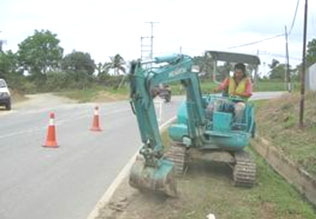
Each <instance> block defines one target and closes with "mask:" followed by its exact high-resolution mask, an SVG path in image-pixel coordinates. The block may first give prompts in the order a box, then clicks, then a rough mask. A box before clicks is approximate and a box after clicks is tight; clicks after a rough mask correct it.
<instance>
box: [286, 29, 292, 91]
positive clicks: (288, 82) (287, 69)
mask: <svg viewBox="0 0 316 219" xmlns="http://www.w3.org/2000/svg"><path fill="white" fill-rule="evenodd" d="M285 54H286V73H285V74H286V76H285V83H286V84H287V91H288V92H289V93H290V92H292V86H291V75H290V61H289V46H288V35H287V29H286V26H285Z"/></svg>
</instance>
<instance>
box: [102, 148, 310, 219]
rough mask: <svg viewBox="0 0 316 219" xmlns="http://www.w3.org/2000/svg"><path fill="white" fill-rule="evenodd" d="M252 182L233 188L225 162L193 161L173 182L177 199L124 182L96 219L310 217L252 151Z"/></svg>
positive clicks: (301, 201) (306, 205)
mask: <svg viewBox="0 0 316 219" xmlns="http://www.w3.org/2000/svg"><path fill="white" fill-rule="evenodd" d="M250 153H251V154H252V155H253V156H254V157H255V161H256V164H257V184H256V185H255V186H254V187H253V188H251V189H247V188H240V187H234V186H233V185H232V169H231V168H230V167H229V166H228V165H227V164H224V163H216V162H202V161H194V162H191V163H189V165H188V169H187V171H186V172H185V174H184V175H183V176H181V177H178V178H177V184H178V192H179V197H178V198H168V197H166V196H162V195H157V194H151V193H145V192H140V191H138V190H136V189H134V188H132V187H130V186H129V184H128V178H125V179H124V180H123V182H122V183H121V184H120V185H119V187H118V189H117V190H116V191H115V193H114V195H113V196H112V199H111V200H110V202H109V203H108V204H106V205H104V206H103V207H102V208H101V210H100V211H99V216H98V217H96V218H97V219H145V218H151V219H171V218H172V219H183V218H188V219H189V218H192V219H200V218H201V219H202V218H207V215H209V214H213V215H214V216H215V217H216V218H221V219H223V218H224V219H225V218H227V219H231V218H234V219H235V218H237V219H239V218H240V219H248V218H249V219H250V218H263V219H265V218H267V219H268V218H289V219H291V218H293V219H294V218H295V219H297V218H302V219H303V218H304V219H305V218H311V219H312V218H315V217H316V212H315V210H314V209H313V207H312V206H311V205H310V204H309V203H307V202H306V201H304V198H303V197H302V196H301V195H300V194H299V193H298V192H297V191H296V190H295V189H294V188H293V187H292V186H291V185H289V184H288V183H287V182H286V181H285V180H284V179H283V178H281V177H280V176H279V175H278V174H276V173H275V171H274V170H273V169H272V168H270V166H269V165H268V164H267V163H266V162H265V161H264V160H263V159H262V158H261V157H260V156H258V155H257V154H256V153H255V152H253V151H252V150H250Z"/></svg>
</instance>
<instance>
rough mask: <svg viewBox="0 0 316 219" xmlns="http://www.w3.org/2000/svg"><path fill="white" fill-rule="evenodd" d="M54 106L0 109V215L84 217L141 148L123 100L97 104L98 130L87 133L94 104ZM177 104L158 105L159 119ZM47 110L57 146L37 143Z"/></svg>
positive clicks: (16, 218) (165, 117)
mask: <svg viewBox="0 0 316 219" xmlns="http://www.w3.org/2000/svg"><path fill="white" fill-rule="evenodd" d="M49 101H50V100H48V101H47V102H49ZM55 104H56V106H54V107H53V106H47V104H46V105H45V104H44V107H39V105H40V104H37V105H36V104H35V105H36V107H34V106H33V107H28V108H26V109H20V110H13V111H12V112H10V113H8V112H4V111H0V218H1V219H20V218H31V219H43V218H45V219H72V218H75V219H80V218H82V219H83V218H87V216H88V215H89V213H90V212H91V210H92V209H93V208H94V206H95V204H96V203H97V202H98V200H99V199H100V198H101V196H102V195H103V194H104V192H105V191H106V189H107V188H108V186H109V185H110V184H111V183H112V181H113V180H114V179H115V177H116V176H117V175H118V173H119V172H120V170H121V169H122V168H123V167H124V165H125V164H126V162H127V161H128V160H129V159H130V158H131V157H132V156H133V155H134V154H135V152H136V151H137V150H138V149H139V147H140V146H141V141H140V135H139V131H138V126H137V123H136V118H135V116H134V115H133V114H132V111H131V109H130V106H129V103H128V102H127V101H122V102H114V103H104V104H101V105H100V122H101V128H102V129H103V131H102V132H91V131H89V128H90V127H91V125H92V118H93V108H94V106H95V105H94V104H73V103H68V104H62V103H58V102H56V103H55ZM178 104H179V101H175V100H173V101H172V102H171V103H168V104H163V105H162V107H163V111H162V120H161V123H163V122H165V121H167V120H168V119H170V118H171V117H173V116H174V115H175V112H176V109H177V106H178ZM48 105H49V104H48ZM50 112H55V116H56V118H55V127H56V135H57V142H58V144H59V145H60V147H59V148H56V149H52V148H44V147H42V145H43V144H44V142H45V140H46V134H47V126H48V119H49V113H50Z"/></svg>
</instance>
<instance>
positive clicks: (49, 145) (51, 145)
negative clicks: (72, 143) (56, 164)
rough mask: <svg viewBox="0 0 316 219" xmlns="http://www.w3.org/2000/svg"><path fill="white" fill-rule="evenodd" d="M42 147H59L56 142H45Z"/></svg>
mask: <svg viewBox="0 0 316 219" xmlns="http://www.w3.org/2000/svg"><path fill="white" fill-rule="evenodd" d="M42 147H44V148H59V145H57V143H54V144H52V143H47V144H46V145H42Z"/></svg>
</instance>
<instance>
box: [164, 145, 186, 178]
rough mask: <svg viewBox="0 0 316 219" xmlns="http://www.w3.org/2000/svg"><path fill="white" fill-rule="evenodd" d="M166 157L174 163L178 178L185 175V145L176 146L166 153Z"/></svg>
mask: <svg viewBox="0 0 316 219" xmlns="http://www.w3.org/2000/svg"><path fill="white" fill-rule="evenodd" d="M166 157H167V158H168V159H169V160H171V161H172V162H173V163H174V170H175V174H176V175H177V176H180V175H182V174H183V171H184V167H185V162H186V148H185V146H184V145H181V144H176V145H172V146H171V148H170V149H169V150H168V151H167V152H166Z"/></svg>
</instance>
